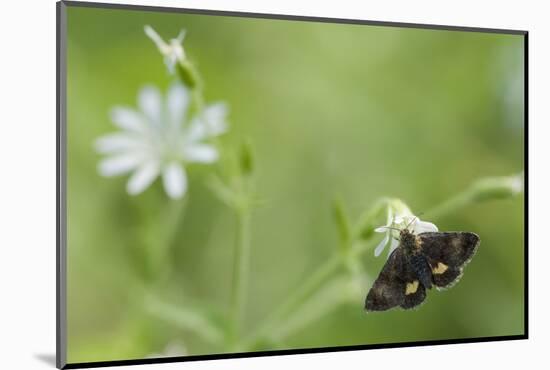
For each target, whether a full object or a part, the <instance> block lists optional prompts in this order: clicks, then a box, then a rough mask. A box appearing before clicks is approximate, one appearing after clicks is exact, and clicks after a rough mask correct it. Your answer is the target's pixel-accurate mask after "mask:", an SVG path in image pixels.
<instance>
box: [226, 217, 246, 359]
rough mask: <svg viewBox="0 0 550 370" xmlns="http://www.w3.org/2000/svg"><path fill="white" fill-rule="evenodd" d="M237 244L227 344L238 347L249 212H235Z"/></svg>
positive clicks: (243, 295) (244, 293)
mask: <svg viewBox="0 0 550 370" xmlns="http://www.w3.org/2000/svg"><path fill="white" fill-rule="evenodd" d="M237 222H238V228H237V243H236V248H235V255H234V257H233V283H232V289H231V292H232V293H231V316H230V319H231V320H230V323H231V324H230V325H231V328H230V335H229V344H230V346H231V347H233V348H236V347H237V346H238V342H239V337H240V330H241V325H242V318H243V316H244V307H245V305H246V290H247V288H248V287H247V282H248V271H249V263H250V212H249V211H248V209H241V210H239V211H238V212H237Z"/></svg>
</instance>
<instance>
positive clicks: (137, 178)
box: [126, 161, 160, 195]
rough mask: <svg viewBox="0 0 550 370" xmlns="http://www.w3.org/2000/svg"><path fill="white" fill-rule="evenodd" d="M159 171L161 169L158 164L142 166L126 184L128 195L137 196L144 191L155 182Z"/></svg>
mask: <svg viewBox="0 0 550 370" xmlns="http://www.w3.org/2000/svg"><path fill="white" fill-rule="evenodd" d="M159 171H160V168H159V165H158V163H157V162H154V161H149V162H146V163H144V164H142V165H141V166H140V167H139V168H138V169H137V170H136V171H135V172H134V173H133V174H132V176H131V177H130V179H129V180H128V183H127V184H126V190H127V191H128V194H130V195H136V194H139V193H141V192H142V191H144V190H145V189H146V188H147V187H148V186H149V185H151V183H152V182H153V181H154V180H155V178H156V177H157V176H158V174H159Z"/></svg>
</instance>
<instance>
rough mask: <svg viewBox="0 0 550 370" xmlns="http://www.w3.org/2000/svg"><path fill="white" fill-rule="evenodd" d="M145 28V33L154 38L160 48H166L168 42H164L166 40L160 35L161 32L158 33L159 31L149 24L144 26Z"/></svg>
mask: <svg viewBox="0 0 550 370" xmlns="http://www.w3.org/2000/svg"><path fill="white" fill-rule="evenodd" d="M143 30H144V31H145V34H146V35H147V36H148V37H149V38H150V39H151V40H153V42H154V43H155V45H157V48H159V50H161V51H162V50H163V49H165V48H166V46H168V45H166V43H165V42H164V40H163V39H162V37H160V36H159V34H158V33H157V31H155V30H154V29H153V27H151V26H149V25H146V26H145V27H143Z"/></svg>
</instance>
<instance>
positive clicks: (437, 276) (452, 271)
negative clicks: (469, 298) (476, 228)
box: [418, 232, 480, 288]
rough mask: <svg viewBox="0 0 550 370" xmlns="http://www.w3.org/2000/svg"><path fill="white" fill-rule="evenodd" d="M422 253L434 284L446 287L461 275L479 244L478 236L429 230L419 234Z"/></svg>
mask: <svg viewBox="0 0 550 370" xmlns="http://www.w3.org/2000/svg"><path fill="white" fill-rule="evenodd" d="M418 237H419V238H420V246H421V248H422V254H424V255H425V256H426V258H427V259H428V262H429V264H430V267H431V268H432V276H433V282H434V285H435V286H437V287H439V288H448V287H450V286H452V285H453V284H454V283H456V282H457V281H458V280H459V279H460V277H461V276H462V268H463V267H464V266H465V265H466V264H467V263H468V262H470V260H471V259H472V257H473V256H474V254H475V252H476V251H477V248H478V246H479V241H480V240H479V236H477V235H476V234H474V233H470V232H430V233H422V234H419V235H418Z"/></svg>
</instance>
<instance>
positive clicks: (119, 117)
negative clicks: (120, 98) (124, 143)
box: [111, 107, 146, 132]
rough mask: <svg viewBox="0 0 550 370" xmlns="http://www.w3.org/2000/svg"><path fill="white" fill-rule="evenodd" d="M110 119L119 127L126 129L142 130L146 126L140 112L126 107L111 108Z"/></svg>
mask: <svg viewBox="0 0 550 370" xmlns="http://www.w3.org/2000/svg"><path fill="white" fill-rule="evenodd" d="M111 121H113V122H114V123H115V124H116V125H117V126H118V127H120V128H121V129H123V130H127V131H134V132H143V131H144V130H145V127H146V126H145V122H143V117H142V116H141V114H140V113H139V112H136V111H135V110H133V109H131V108H126V107H115V108H113V109H112V110H111Z"/></svg>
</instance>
